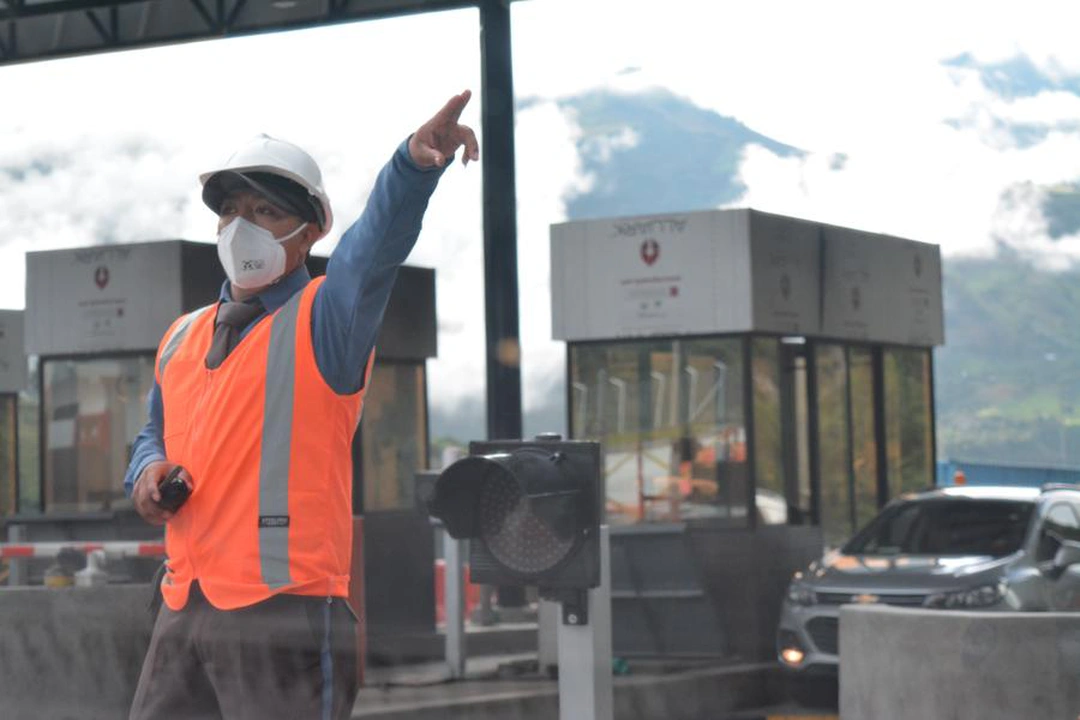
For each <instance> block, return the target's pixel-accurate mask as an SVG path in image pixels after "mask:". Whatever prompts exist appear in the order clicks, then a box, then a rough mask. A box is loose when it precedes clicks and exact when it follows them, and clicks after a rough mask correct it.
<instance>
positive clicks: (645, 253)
mask: <svg viewBox="0 0 1080 720" xmlns="http://www.w3.org/2000/svg"><path fill="white" fill-rule="evenodd" d="M659 257H660V243H658V242H656V240H653V239H652V238H649V239H648V240H646V241H644V242H643V243H641V259H642V260H643V261H644V262H645V264H646V265H652V264H653V263H654V262H656V260H657V259H658V258H659Z"/></svg>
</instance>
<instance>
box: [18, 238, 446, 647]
mask: <svg viewBox="0 0 1080 720" xmlns="http://www.w3.org/2000/svg"><path fill="white" fill-rule="evenodd" d="M326 264H327V258H326V257H320V256H312V257H309V259H308V269H309V271H310V272H311V273H312V275H313V276H317V275H321V274H323V273H325V270H326ZM224 280H225V276H224V273H223V272H222V270H221V266H220V263H219V262H218V259H217V249H216V246H215V245H213V244H207V243H199V242H190V241H183V240H166V241H158V242H149V243H136V244H130V245H105V246H96V247H90V248H80V249H71V250H56V251H44V252H31V253H28V254H27V291H26V298H27V308H26V328H27V333H26V350H27V352H28V353H30V354H31V355H32V356H33V358H34V359H35V360H36V366H35V367H36V371H35V373H34V377H33V378H32V380H31V381H30V386H31V387H30V393H29V395H30V396H31V397H30V400H29V401H27V402H25V403H24V407H23V408H22V414H23V416H24V425H26V426H28V427H30V428H31V429H32V430H33V432H34V434H35V435H36V438H34V439H35V440H36V443H34V447H35V449H36V452H35V453H33V454H34V456H35V457H34V458H33V459H34V460H35V461H36V464H38V465H39V466H40V471H39V472H37V473H34V474H33V475H32V476H30V477H24V480H23V482H22V483H21V484H20V487H19V492H18V503H17V508H16V513H15V514H14V515H12V516H10V517H9V518H8V525H9V529H12V530H13V531H12V532H9V534H8V538H7V539H9V540H16V541H26V542H35V541H58V540H82V541H89V540H102V541H108V540H154V539H159V538H160V537H161V533H162V531H161V529H160V528H155V527H152V526H150V525H148V524H146V523H145V522H143V521H142V519H141V518H140V517H138V515H137V513H135V511H134V508H133V507H132V504H131V501H130V500H128V499H127V497H125V494H124V489H123V479H124V473H125V471H126V468H127V464H128V459H129V457H130V454H131V444H132V442H133V440H134V438H135V436H136V435H137V434H138V432H139V430H140V429H141V428H142V426H143V425H144V424H145V422H146V413H147V406H146V398H147V394H148V393H149V391H150V388H151V387H152V385H153V382H154V357H155V353H156V351H157V346H158V343H159V342H160V340H161V337H162V335H163V334H164V333H165V331H166V330H167V329H168V327H169V325H170V324H171V323H172V321H173V320H175V319H176V318H177V317H178V316H180V315H181V314H182V313H184V312H188V311H190V310H194V309H196V308H198V307H201V306H203V305H206V304H208V303H212V302H214V301H216V300H217V298H218V296H219V293H220V289H221V286H222V283H223V282H224ZM0 320H3V317H2V316H0ZM0 329H2V328H0ZM0 341H2V338H0ZM377 348H378V350H377V353H376V362H375V366H374V368H373V370H372V379H371V384H370V391H369V392H368V393H367V395H366V397H365V407H364V416H363V420H362V422H361V425H360V427H359V429H358V431H357V433H356V435H355V437H354V441H353V463H354V474H353V475H354V492H353V498H354V508H353V510H354V514H355V515H358V516H359V515H361V514H364V515H367V516H368V518H367V519H368V520H369V522H367V523H366V524H364V525H363V533H362V535H361V533H357V540H358V541H359V540H360V539H361V537H362V536H363V537H364V540H365V544H367V545H371V546H374V547H382V546H384V545H386V544H387V542H388V540H387V538H388V537H392V538H394V539H395V540H399V539H400V538H402V537H404V538H405V541H408V542H409V543H410V545H409V547H411V546H412V545H413V544H415V545H416V546H418V547H421V548H423V547H427V548H428V550H427V554H428V561H427V563H426V567H417V568H415V569H413V568H407V567H406V566H407V565H408V564H407V563H398V565H397V566H395V567H394V568H392V570H393V573H392V576H393V577H397V576H398V575H399V574H400V573H402V572H405V571H406V570H407V569H412V570H413V572H414V575H413V577H414V578H418V579H421V580H422V578H424V577H425V573H426V577H428V578H431V584H433V576H434V569H433V559H431V558H430V555H431V554H432V551H431V550H430V548H431V546H432V543H433V540H432V536H431V530H430V528H427V539H426V545H425V539H424V538H422V537H418V536H417V532H416V530H415V528H412V526H410V527H409V530H408V531H407V532H406V531H402V529H401V525H402V524H403V523H405V522H407V520H403V519H402V515H403V514H404V513H403V512H402V513H398V512H397V511H405V510H408V511H409V512H408V515H409V518H412V517H413V516H414V515H415V513H414V512H413V511H412V508H413V505H414V500H413V497H412V493H413V487H414V476H415V473H416V471H417V470H420V469H423V468H425V467H426V466H427V457H428V445H429V441H428V419H427V376H426V360H427V358H429V357H434V356H435V353H436V321H435V273H434V271H433V270H431V269H426V268H417V267H403V268H401V271H400V272H399V275H398V279H397V281H396V283H395V286H394V289H393V291H392V293H391V297H390V300H389V303H388V306H387V309H386V313H385V316H384V323H383V327H382V330H381V333H380V335H379V337H378V341H377ZM2 349H3V346H2V345H0V351H2ZM2 380H3V377H2V375H0V381H2ZM24 385H25V383H24ZM2 401H3V400H2V397H0V402H2ZM26 419H29V422H26ZM0 422H2V421H0ZM0 431H2V426H0ZM0 437H2V436H0ZM2 460H3V455H2V449H0V462H2ZM0 471H2V468H0ZM24 475H26V474H25V473H24ZM3 487H4V486H3V485H0V488H3ZM373 515H374V516H377V517H371V516H373ZM425 526H426V523H425ZM399 547H401V546H400V545H399ZM357 554H358V555H360V553H357ZM367 556H368V558H369V560H371V563H372V564H369V566H368V567H367V569H366V570H365V571H364V573H363V575H364V580H365V582H363V583H362V589H361V590H360V591H362V592H366V593H368V594H369V595H372V597H371V598H370V599H369V601H368V603H367V605H368V617H367V620H368V624H369V626H370V627H371V629H375V628H377V627H379V626H380V625H381V624H382V623H383V620H384V618H389V620H388V622H391V624H393V623H401V622H406V620H407V622H408V623H410V624H412V625H415V626H430V628H431V631H432V632H433V631H434V622H435V621H434V599H433V598H431V599H428V600H427V603H426V605H424V603H422V602H421V603H420V605H417V603H412V604H411V605H409V604H408V603H406V604H405V605H406V606H408V607H411V608H412V612H413V615H411V616H409V617H408V618H407V619H406V620H402V619H401V610H400V607H392V606H391V603H390V602H389V601H388V600H386V599H384V598H385V593H383V592H380V591H379V588H380V587H381V586H382V584H381V580H380V578H379V576H378V574H379V573H380V572H384V569H383V567H382V566H383V565H384V564H385V563H383V562H382V560H383V558H382V555H381V554H380V553H377V552H376V553H371V552H368V553H367ZM125 562H126V564H123V563H116V564H114V563H110V567H109V571H110V575H111V576H112V578H111V579H112V581H123V580H147V579H149V577H150V576H151V574H152V573H153V571H154V569H156V566H157V564H158V563H159V562H160V559H158V558H150V559H141V558H130V559H127V560H126V561H125ZM418 562H421V561H418ZM35 567H36V570H35ZM43 569H44V565H43V564H38V565H37V566H32V567H31V570H30V572H29V573H28V577H29V581H30V582H31V583H35V582H40V579H41V573H42V570H43ZM417 581H418V580H414V582H417ZM413 594H415V595H423V593H413ZM427 595H432V593H427ZM421 606H422V607H421ZM425 611H427V614H426V615H424V614H423V613H424V612H425ZM417 615H418V616H419V617H417Z"/></svg>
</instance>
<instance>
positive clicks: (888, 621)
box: [840, 605, 1080, 720]
mask: <svg viewBox="0 0 1080 720" xmlns="http://www.w3.org/2000/svg"><path fill="white" fill-rule="evenodd" d="M1078 715H1080V613H1076V614H1073V613H989V612H982V613H980V612H959V611H934V610H910V609H902V608H891V607H884V606H873V605H869V606H855V605H853V606H848V607H844V608H842V609H841V611H840V716H841V717H842V718H844V720H893V719H896V720H900V719H901V718H903V720H910V718H927V719H928V720H929V719H931V718H933V719H941V720H952V719H953V718H956V719H958V720H962V719H965V718H978V719H979V720H1021V719H1023V720H1036V719H1037V720H1077V717H1078Z"/></svg>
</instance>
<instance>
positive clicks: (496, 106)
mask: <svg viewBox="0 0 1080 720" xmlns="http://www.w3.org/2000/svg"><path fill="white" fill-rule="evenodd" d="M479 7H480V43H481V48H480V73H481V116H482V120H481V122H482V123H483V133H484V149H483V150H482V152H481V153H480V160H481V162H482V163H483V168H484V191H483V200H484V306H485V318H486V320H487V434H488V439H489V440H508V439H515V438H520V437H522V434H523V429H522V419H521V345H520V341H519V338H518V284H517V193H516V191H515V184H514V82H513V70H512V67H511V66H512V62H511V52H510V0H480V2H479ZM524 604H525V593H524V589H523V588H517V587H505V588H502V587H500V588H499V605H500V606H502V607H504V608H509V607H516V608H519V607H522V606H523V605H524Z"/></svg>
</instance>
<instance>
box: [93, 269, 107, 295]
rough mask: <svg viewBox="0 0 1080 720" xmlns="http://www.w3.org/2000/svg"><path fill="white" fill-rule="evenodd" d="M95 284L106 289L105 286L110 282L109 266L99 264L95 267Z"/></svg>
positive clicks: (101, 288) (99, 288)
mask: <svg viewBox="0 0 1080 720" xmlns="http://www.w3.org/2000/svg"><path fill="white" fill-rule="evenodd" d="M94 284H95V285H97V286H98V290H104V289H105V286H106V285H108V284H109V268H107V267H105V266H104V265H98V266H97V268H95V269H94Z"/></svg>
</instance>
